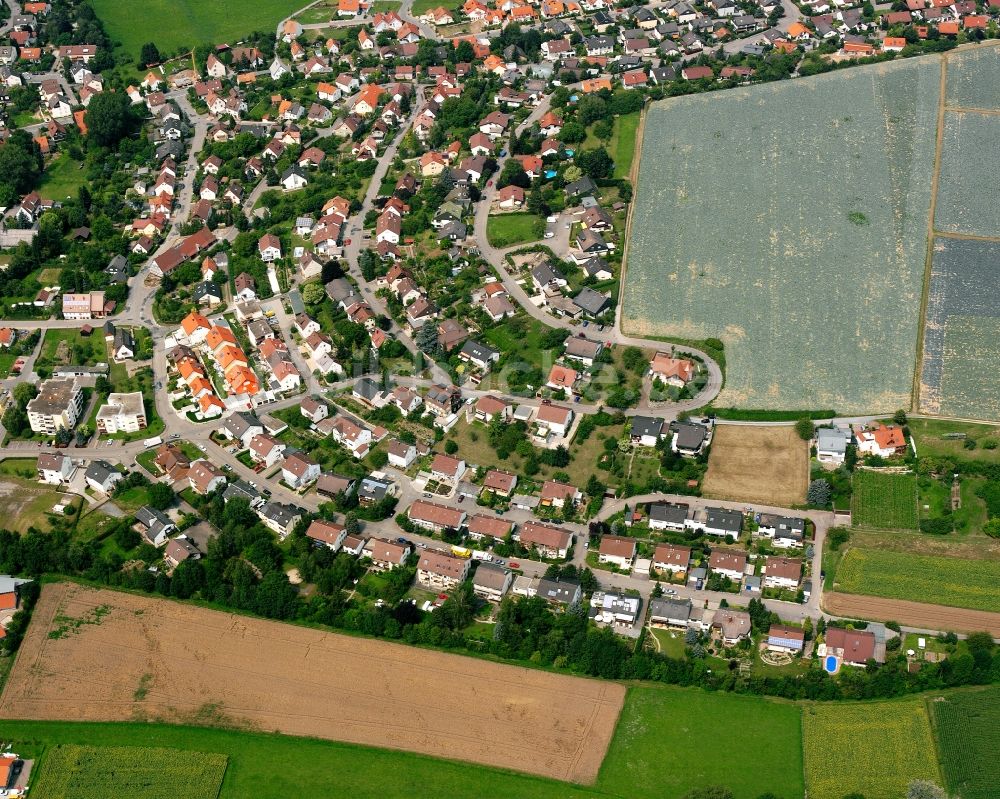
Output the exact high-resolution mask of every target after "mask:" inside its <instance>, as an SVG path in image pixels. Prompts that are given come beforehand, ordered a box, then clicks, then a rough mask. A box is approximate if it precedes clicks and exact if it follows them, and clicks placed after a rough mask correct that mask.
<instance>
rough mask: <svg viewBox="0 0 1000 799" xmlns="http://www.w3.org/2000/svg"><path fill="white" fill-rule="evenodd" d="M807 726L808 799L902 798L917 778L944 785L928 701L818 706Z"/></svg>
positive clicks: (806, 714) (805, 717) (805, 719)
mask: <svg viewBox="0 0 1000 799" xmlns="http://www.w3.org/2000/svg"><path fill="white" fill-rule="evenodd" d="M802 726H803V731H804V733H805V735H804V739H805V769H806V784H807V786H808V788H809V799H842V797H844V796H846V795H847V794H849V793H852V792H858V793H861V794H862V795H863V796H864V797H865V799H902V797H903V796H904V795H905V794H906V788H907V786H908V785H909V783H910V782H911V781H912V780H918V779H924V780H931V781H932V782H935V783H938V784H940V782H941V777H940V775H939V773H938V768H937V756H936V754H935V751H934V737H933V735H932V734H931V725H930V721H929V719H928V717H927V710H926V708H925V707H924V701H923V699H905V700H902V701H899V702H879V703H872V702H867V703H856V704H855V703H850V704H848V703H834V702H831V703H828V704H815V705H811V706H807V707H806V708H804V709H803V712H802ZM776 793H777V791H776ZM779 795H780V794H779ZM796 795H797V796H801V795H802V793H801V791H800V792H799V793H798V794H796Z"/></svg>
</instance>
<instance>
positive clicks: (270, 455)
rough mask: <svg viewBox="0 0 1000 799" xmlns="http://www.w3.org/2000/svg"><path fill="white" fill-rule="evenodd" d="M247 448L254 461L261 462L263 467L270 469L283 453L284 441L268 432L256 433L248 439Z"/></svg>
mask: <svg viewBox="0 0 1000 799" xmlns="http://www.w3.org/2000/svg"><path fill="white" fill-rule="evenodd" d="M247 448H248V449H249V450H250V457H251V458H252V459H253V461H254V463H263V464H264V468H266V469H270V468H271V467H272V466H274V465H275V464H276V463H277V462H278V460H279V459H280V458H281V457H282V456H283V455H284V452H285V443H284V442H283V441H279V440H278V439H276V438H275V437H274V436H272V435H271V434H270V433H258V434H257V435H255V436H254V437H253V438H251V439H250V443H249V444H248V445H247Z"/></svg>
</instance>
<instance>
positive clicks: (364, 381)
mask: <svg viewBox="0 0 1000 799" xmlns="http://www.w3.org/2000/svg"><path fill="white" fill-rule="evenodd" d="M354 393H355V394H357V395H358V396H359V397H363V398H364V399H367V400H372V399H375V397H377V396H378V395H379V394H381V393H382V389H381V388H379V385H378V383H376V382H375V381H374V380H372V379H371V378H370V377H363V378H361V379H360V380H359V381H358V382H357V383H355V384H354Z"/></svg>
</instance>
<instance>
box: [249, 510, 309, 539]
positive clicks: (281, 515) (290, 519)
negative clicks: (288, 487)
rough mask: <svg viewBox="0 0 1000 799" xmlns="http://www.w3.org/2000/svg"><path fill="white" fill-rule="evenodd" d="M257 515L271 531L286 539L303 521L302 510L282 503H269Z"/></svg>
mask: <svg viewBox="0 0 1000 799" xmlns="http://www.w3.org/2000/svg"><path fill="white" fill-rule="evenodd" d="M257 515H258V516H259V517H260V520H261V521H262V522H263V523H264V526H265V527H267V528H268V529H269V530H273V531H274V532H275V533H277V534H278V538H280V539H282V540H283V539H285V538H286V537H287V536H288V534H289V533H290V532H292V528H294V527H295V525H296V524H298V523H299V522H300V521H301V520H302V510H301V509H300V508H297V507H295V506H294V505H283V504H282V503H280V502H267V503H265V504H263V505H261V507H260V508H259V510H258V511H257Z"/></svg>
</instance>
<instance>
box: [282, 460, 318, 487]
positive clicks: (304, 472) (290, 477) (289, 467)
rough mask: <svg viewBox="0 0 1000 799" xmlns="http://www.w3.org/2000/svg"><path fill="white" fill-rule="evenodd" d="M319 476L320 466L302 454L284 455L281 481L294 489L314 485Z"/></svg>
mask: <svg viewBox="0 0 1000 799" xmlns="http://www.w3.org/2000/svg"><path fill="white" fill-rule="evenodd" d="M319 474H320V465H319V464H318V463H317V462H316V461H314V460H313V459H312V458H311V457H310V456H309V455H307V454H306V453H304V452H293V453H291V454H288V455H285V461H284V463H282V465H281V479H282V480H284V481H285V482H286V483H287V484H288V485H290V486H291V487H292V488H294V489H296V490H297V489H300V488H304V487H305V486H307V485H309V484H310V483H315V482H316V480H317V478H318V477H319Z"/></svg>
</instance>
